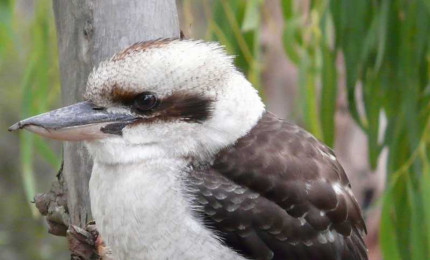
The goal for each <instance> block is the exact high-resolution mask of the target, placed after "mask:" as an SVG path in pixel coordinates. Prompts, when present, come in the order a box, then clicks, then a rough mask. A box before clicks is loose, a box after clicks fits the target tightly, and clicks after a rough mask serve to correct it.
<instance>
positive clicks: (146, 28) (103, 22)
mask: <svg viewBox="0 0 430 260" xmlns="http://www.w3.org/2000/svg"><path fill="white" fill-rule="evenodd" d="M53 7H54V14H55V23H56V28H57V38H58V51H59V55H58V56H59V64H60V76H61V87H62V101H63V104H64V105H69V104H72V103H75V102H78V101H80V100H81V99H82V94H83V92H84V90H85V85H86V81H87V77H88V74H89V73H90V72H91V69H92V67H93V66H95V65H97V64H98V63H99V62H100V61H102V60H105V59H107V58H110V57H111V56H112V55H113V54H114V53H115V52H117V51H119V50H121V49H122V48H124V47H126V46H128V45H130V44H132V43H135V42H138V41H145V40H151V39H156V38H169V37H179V24H178V17H177V11H176V4H175V0H127V1H124V0H73V1H72V0H54V1H53ZM63 153H64V167H63V171H62V173H61V171H60V174H59V176H58V182H56V183H54V185H53V188H52V190H51V191H50V192H48V193H45V194H39V195H37V196H36V198H35V201H36V205H37V206H38V208H39V210H40V211H41V213H42V214H43V215H47V219H48V223H49V224H50V232H51V233H53V234H56V235H65V228H66V227H67V226H69V225H76V226H80V227H85V224H86V223H87V222H88V221H89V220H90V219H91V210H90V200H89V192H88V181H89V179H90V173H91V165H92V162H91V160H90V159H89V156H88V153H87V151H86V150H85V148H84V147H83V144H82V143H65V144H64V147H63ZM67 213H68V214H67ZM61 222H62V223H61ZM63 224H64V226H62V225H63Z"/></svg>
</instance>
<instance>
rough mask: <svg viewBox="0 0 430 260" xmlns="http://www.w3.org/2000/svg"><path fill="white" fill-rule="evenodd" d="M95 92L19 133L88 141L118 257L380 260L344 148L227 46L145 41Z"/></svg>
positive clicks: (95, 201) (96, 74)
mask: <svg viewBox="0 0 430 260" xmlns="http://www.w3.org/2000/svg"><path fill="white" fill-rule="evenodd" d="M83 97H84V101H82V102H79V103H76V104H74V105H71V106H67V107H63V108H59V109H57V110H53V111H50V112H46V113H44V114H41V115H37V116H34V117H31V118H28V119H24V120H22V121H19V122H18V123H16V124H14V125H13V126H11V127H10V129H9V130H17V129H26V130H29V131H31V132H34V133H36V134H39V135H41V136H44V137H47V138H51V139H57V140H64V141H83V142H84V143H85V146H86V148H87V150H88V152H89V154H90V155H91V157H92V160H93V162H94V164H93V168H92V173H91V179H90V183H89V190H90V201H91V211H92V214H93V217H94V219H95V223H96V226H97V230H98V232H99V233H100V236H101V238H102V239H103V241H104V242H105V244H106V245H107V246H108V247H109V249H110V250H111V252H112V255H113V259H117V260H125V259H137V260H140V259H145V260H158V259H160V260H162V259H179V260H181V259H186V260H193V259H199V260H200V259H209V260H212V259H213V260H215V259H225V260H233V259H235V260H236V259H237V260H245V259H248V260H250V259H259V260H260V259H262V260H270V259H276V260H280V259H282V260H289V259H295V260H364V259H368V256H367V249H366V245H365V243H364V236H365V234H366V232H367V231H366V226H365V222H364V220H363V216H362V212H361V210H360V207H359V204H358V203H357V201H356V199H355V197H354V194H353V193H352V190H351V184H350V182H349V180H348V177H347V175H346V173H345V171H344V169H343V168H342V166H341V164H340V163H339V161H338V159H337V158H336V155H335V154H334V152H333V151H332V150H331V149H330V148H328V147H327V146H326V145H324V144H323V143H322V142H320V141H318V140H317V139H316V138H315V137H314V136H313V135H311V134H310V133H309V132H307V131H305V130H304V129H302V128H300V127H299V126H297V125H295V124H293V123H290V122H288V121H284V120H281V119H279V118H278V117H277V116H275V115H274V114H272V113H271V112H269V111H266V108H265V105H264V104H263V102H262V100H261V98H260V96H259V94H258V91H257V90H256V89H255V88H254V87H253V86H252V84H251V83H250V82H249V81H248V80H247V79H246V77H245V76H244V75H243V73H241V72H240V71H239V70H238V69H237V68H236V67H235V66H234V58H233V56H231V55H229V54H227V52H226V50H225V49H224V47H223V46H221V45H220V44H219V43H216V42H205V41H202V40H191V39H158V40H151V41H143V42H138V43H135V44H133V45H131V46H129V47H127V48H125V49H123V50H121V51H119V52H118V53H116V54H115V55H114V56H113V57H112V58H110V59H107V60H106V61H103V62H101V63H100V64H99V65H98V66H96V67H95V68H94V69H93V71H92V72H91V73H90V75H89V77H88V81H87V86H86V90H85V94H84V96H83Z"/></svg>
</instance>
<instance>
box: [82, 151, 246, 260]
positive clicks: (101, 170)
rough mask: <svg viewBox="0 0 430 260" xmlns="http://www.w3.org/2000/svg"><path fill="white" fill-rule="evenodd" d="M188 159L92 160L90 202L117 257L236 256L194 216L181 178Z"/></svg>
mask: <svg viewBox="0 0 430 260" xmlns="http://www.w3.org/2000/svg"><path fill="white" fill-rule="evenodd" d="M187 165H188V162H187V161H186V160H185V159H182V158H158V159H151V160H147V161H141V162H135V163H131V164H115V165H109V164H106V163H100V162H97V161H95V163H94V168H93V172H92V176H91V181H90V197H91V204H92V205H91V208H92V211H93V215H94V218H95V220H96V223H97V227H98V229H99V231H100V234H101V236H102V238H103V239H104V240H105V241H106V243H107V245H109V246H110V247H111V249H112V252H113V254H114V255H115V257H116V259H118V260H121V259H149V260H155V259H240V257H238V256H237V254H236V253H234V252H232V251H230V250H229V249H227V248H226V247H224V246H222V245H221V244H220V242H219V241H218V240H217V239H216V238H215V236H214V235H213V234H212V233H211V232H210V231H209V230H207V229H206V228H205V227H204V225H203V224H202V223H200V222H199V221H198V220H197V219H196V218H195V216H193V214H192V212H193V211H192V209H191V207H192V199H191V198H190V197H189V196H188V195H187V192H186V189H185V185H184V183H183V181H182V180H183V178H184V177H185V176H184V175H185V174H186V168H187Z"/></svg>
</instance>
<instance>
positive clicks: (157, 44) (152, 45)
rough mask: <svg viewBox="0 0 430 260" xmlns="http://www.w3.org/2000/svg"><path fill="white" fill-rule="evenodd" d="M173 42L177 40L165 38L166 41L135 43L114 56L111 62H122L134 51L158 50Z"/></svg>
mask: <svg viewBox="0 0 430 260" xmlns="http://www.w3.org/2000/svg"><path fill="white" fill-rule="evenodd" d="M175 40H178V38H167V39H157V40H151V41H142V42H136V43H135V44H133V45H131V46H130V47H127V48H126V49H124V50H122V51H120V52H118V53H117V54H115V55H114V56H113V57H112V61H119V60H122V59H124V58H125V57H127V56H128V55H129V54H131V53H133V52H136V51H145V50H147V49H150V48H159V47H161V46H163V45H166V44H168V43H170V42H172V41H175Z"/></svg>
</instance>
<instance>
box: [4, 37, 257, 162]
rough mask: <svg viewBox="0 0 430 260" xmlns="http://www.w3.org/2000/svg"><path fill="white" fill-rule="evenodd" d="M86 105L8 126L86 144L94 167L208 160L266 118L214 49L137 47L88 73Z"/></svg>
mask: <svg viewBox="0 0 430 260" xmlns="http://www.w3.org/2000/svg"><path fill="white" fill-rule="evenodd" d="M84 98H85V100H86V101H84V102H81V103H77V104H74V105H71V106H68V107H64V108H60V109H57V110H54V111H51V112H48V113H44V114H41V115H38V116H35V117H32V118H29V119H25V120H22V121H20V122H18V123H16V124H15V125H13V126H11V128H10V130H15V129H19V128H25V129H27V130H29V131H32V132H34V133H37V134H40V135H42V136H45V137H48V138H53V139H59V140H66V141H85V142H86V145H87V147H88V149H89V151H90V153H91V154H92V155H93V157H94V159H95V160H100V161H104V162H114V163H116V162H130V161H137V160H141V159H144V158H148V157H158V156H164V155H166V154H167V155H169V156H193V157H205V156H210V155H212V154H214V153H216V152H217V151H219V150H220V149H222V148H223V147H226V146H228V145H231V144H233V143H234V142H235V141H236V140H237V139H238V138H239V137H241V136H243V135H244V134H246V133H247V131H249V129H251V128H252V127H253V126H254V125H255V123H256V122H257V121H258V119H259V118H260V116H261V114H262V113H263V110H264V105H263V103H262V102H261V100H260V98H259V96H258V94H257V92H256V90H255V89H254V88H253V87H252V86H251V84H250V83H249V82H248V81H247V80H246V79H245V78H244V76H243V75H242V74H241V73H240V72H238V71H237V70H236V68H235V67H234V66H233V63H232V57H231V56H229V55H227V54H226V53H225V51H224V49H223V48H222V47H220V46H219V45H218V44H216V43H205V42H202V41H192V40H176V39H174V40H172V39H169V40H157V41H150V42H141V43H136V44H134V45H132V46H130V47H128V48H126V49H124V50H122V51H121V52H119V53H117V54H115V55H114V56H113V57H112V58H111V59H110V60H107V61H104V62H102V63H101V64H99V66H98V67H97V68H95V69H94V70H93V72H92V73H91V74H90V76H89V78H88V83H87V87H86V92H85V94H84Z"/></svg>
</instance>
